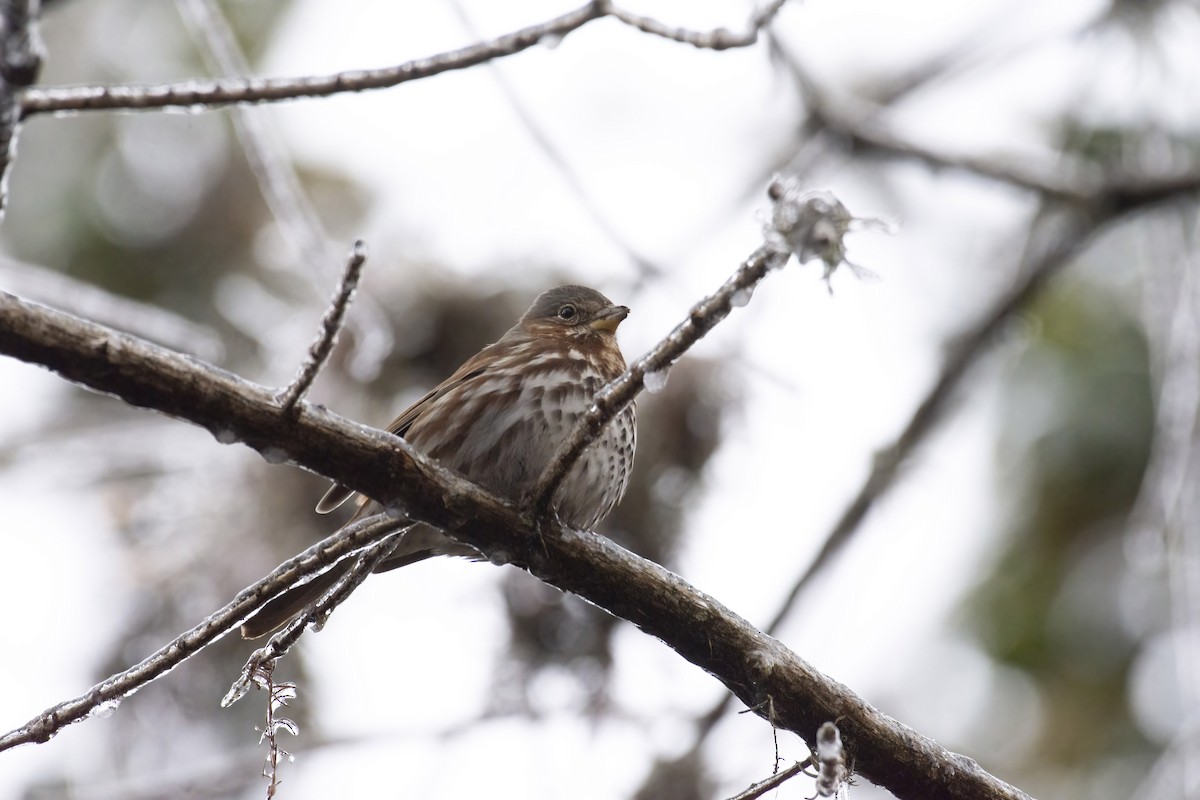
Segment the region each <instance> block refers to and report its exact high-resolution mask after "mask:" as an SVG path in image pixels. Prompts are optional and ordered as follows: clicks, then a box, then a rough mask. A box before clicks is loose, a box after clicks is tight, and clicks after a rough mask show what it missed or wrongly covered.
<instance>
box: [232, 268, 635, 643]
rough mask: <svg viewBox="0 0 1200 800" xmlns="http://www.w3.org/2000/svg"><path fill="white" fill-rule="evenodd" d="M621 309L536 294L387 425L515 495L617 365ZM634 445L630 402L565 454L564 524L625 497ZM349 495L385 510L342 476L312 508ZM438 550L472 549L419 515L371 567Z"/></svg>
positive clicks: (254, 623)
mask: <svg viewBox="0 0 1200 800" xmlns="http://www.w3.org/2000/svg"><path fill="white" fill-rule="evenodd" d="M628 315H629V308H628V307H627V306H622V305H615V304H614V303H613V302H612V301H611V300H609V299H608V298H607V297H605V296H604V295H603V294H601V293H600V292H598V291H596V290H595V289H590V288H588V287H586V286H578V285H567V286H559V287H557V288H553V289H550V290H548V291H545V292H542V293H541V294H540V295H539V296H538V297H537V299H536V300H534V301H533V304H532V305H531V306H530V307H529V309H528V310H527V311H526V312H525V313H524V314H523V315H522V316H521V318H520V319H519V320H518V321H517V323H516V324H515V325H513V326H512V328H510V329H509V330H508V332H507V333H505V334H504V335H503V336H501V337H500V339H498V340H497V341H496V342H494V343H492V344H490V345H487V346H486V347H484V348H483V349H482V350H480V351H479V352H478V353H477V354H475V355H474V356H472V357H471V358H469V359H467V361H466V362H464V363H463V364H462V366H460V367H459V368H458V369H457V370H455V371H454V373H453V374H452V375H450V377H449V378H447V379H446V380H444V381H442V383H440V384H438V386H437V387H436V388H434V389H433V390H431V391H430V392H429V393H428V394H426V395H425V396H424V397H422V398H421V399H420V400H418V401H417V402H415V403H413V404H412V405H411V406H409V407H408V408H407V409H405V410H404V411H403V412H402V413H401V414H400V416H398V417H396V419H395V420H394V421H393V422H392V423H391V425H389V426H388V431H389V432H391V433H393V434H396V435H397V436H400V437H402V438H403V439H405V440H406V441H407V442H408V443H409V444H410V445H412V446H413V447H414V448H415V449H417V450H418V451H420V452H422V453H424V454H425V455H427V456H429V457H430V458H433V459H434V460H436V461H438V462H439V463H441V464H442V465H443V466H446V467H448V468H450V469H452V470H455V471H457V472H459V473H460V474H462V475H463V476H465V477H466V478H468V479H469V480H472V481H474V482H475V483H478V484H479V485H480V486H483V487H484V488H486V489H489V490H490V491H492V492H494V493H496V494H497V495H499V496H501V497H504V498H507V499H510V500H513V501H517V502H520V501H522V500H524V499H526V496H527V495H528V494H529V493H530V492H531V491H532V490H533V488H534V486H535V484H536V483H537V481H538V479H539V478H540V477H541V474H542V471H543V470H544V469H545V468H546V466H547V465H548V464H549V463H550V461H551V460H552V459H553V457H554V455H555V453H556V452H557V450H558V448H559V446H560V445H561V444H562V443H563V442H564V441H566V439H567V438H568V437H569V436H570V435H571V433H572V431H573V430H574V428H575V426H576V423H577V422H578V421H579V420H580V418H581V417H582V416H583V414H584V413H585V412H586V411H587V410H588V408H589V407H590V406H591V405H592V403H593V402H594V400H595V397H596V394H597V392H599V391H600V389H601V388H602V387H603V386H604V385H605V384H607V383H609V382H610V381H612V380H613V379H615V378H616V377H617V376H619V375H620V374H621V373H623V372H624V371H625V359H624V357H623V356H622V355H621V349H620V347H619V345H618V344H617V338H616V332H617V327H618V326H619V325H620V324H621V322H623V321H624V320H625V318H626V317H627V316H628ZM636 449H637V417H636V411H635V409H634V405H633V404H632V403H630V404H629V405H627V406H626V407H625V408H624V409H622V410H621V411H620V412H619V413H618V414H617V415H616V416H615V417H614V418H613V419H612V421H611V422H609V423H608V424H607V425H606V426H605V428H604V429H603V431H601V433H600V435H599V436H598V437H596V439H595V440H594V441H593V442H592V444H591V445H590V446H589V447H588V448H587V449H586V450H585V451H584V452H583V454H582V455H581V456H580V458H579V460H578V461H576V462H575V464H574V466H573V467H572V468H571V470H570V472H568V473H567V475H566V477H565V479H564V480H563V481H562V483H561V484H560V485H559V488H558V489H557V491H556V492H555V494H554V496H553V498H552V499H551V504H550V509H551V510H552V511H553V512H554V513H555V514H557V516H558V518H559V519H560V520H561V521H562V522H563V523H565V524H567V525H570V526H572V527H574V528H577V529H582V530H592V529H593V528H595V527H596V525H598V524H599V523H600V521H601V520H603V519H604V518H605V517H606V516H608V514H609V512H610V511H612V509H613V508H614V507H615V506H616V505H617V503H619V502H620V500H621V497H622V496H623V495H624V494H625V489H626V488H627V487H628V485H629V475H630V472H631V470H632V469H633V457H634V452H635V450H636ZM351 498H354V499H355V500H356V502H357V503H358V506H359V507H358V511H357V513H355V515H354V517H353V518H352V519H351V520H350V521H349V522H347V523H346V524H347V525H349V524H351V523H353V522H354V521H356V520H358V519H361V518H363V517H366V516H369V515H371V514H375V513H378V512H380V511H382V510H384V509H383V507H382V506H381V505H380V504H379V503H378V502H376V501H374V500H371V499H369V498H367V497H364V496H362V495H359V494H357V493H356V492H355V491H354V490H353V489H350V488H349V487H347V486H343V485H341V484H335V485H334V486H333V487H332V488H330V489H329V491H328V492H327V493H326V494H325V496H324V497H322V498H321V500H320V502H319V503H318V504H317V507H316V510H317V512H318V513H321V514H328V513H329V512H331V511H333V510H334V509H336V508H338V507H340V506H341V505H342V504H344V503H346V502H347V501H349V500H351ZM438 555H448V556H461V557H466V558H473V559H480V558H482V555H481V554H480V553H479V551H478V550H476V549H475V548H473V547H471V546H469V545H466V544H463V543H461V542H458V541H456V540H455V539H453V538H452V537H450V536H448V535H447V534H445V533H443V532H442V531H440V530H438V529H436V528H433V527H431V526H429V525H424V524H418V525H415V526H413V527H412V528H410V529H409V530H408V531H407V532H405V533H403V534H402V538H401V540H400V542H399V544H398V545H397V547H396V549H395V551H393V552H392V554H391V555H390V556H388V557H387V558H386V559H385V560H384V561H383V562H382V563H381V564H380V565H379V566H378V567H376V569H375V572H386V571H388V570H392V569H396V568H397V567H403V566H406V565H408V564H412V563H415V562H417V561H422V560H424V559H426V558H429V557H431V556H438ZM352 563H353V559H348V560H346V561H343V562H342V563H340V564H338V565H336V566H334V567H333V568H331V569H329V570H327V571H326V572H324V573H322V574H321V575H319V576H317V577H316V578H314V579H313V580H311V581H309V582H308V583H304V584H300V585H298V586H294V587H292V588H290V589H288V590H286V591H285V592H283V593H282V594H280V595H279V596H278V597H276V598H274V599H272V600H271V601H269V602H268V603H266V604H265V605H264V606H263V607H262V608H261V609H260V610H259V611H258V612H256V613H255V614H254V615H253V616H251V617H250V618H249V619H248V620H246V621H245V623H243V625H242V628H241V633H242V636H243V637H244V638H247V639H254V638H258V637H260V636H264V635H266V634H268V633H271V632H273V631H275V630H277V629H279V628H280V627H282V626H283V625H285V624H286V623H287V622H288V621H290V620H291V619H293V618H295V617H297V616H299V615H300V614H301V613H302V612H304V611H305V610H306V609H307V608H308V607H309V606H310V605H311V604H312V603H313V602H314V601H316V600H317V598H319V597H320V596H321V595H322V594H324V592H325V591H326V590H327V589H329V587H331V586H332V585H333V584H334V583H335V582H336V581H337V579H338V578H339V577H341V576H342V575H343V574H345V573H346V572H347V571H348V570H349V569H350V565H351V564H352Z"/></svg>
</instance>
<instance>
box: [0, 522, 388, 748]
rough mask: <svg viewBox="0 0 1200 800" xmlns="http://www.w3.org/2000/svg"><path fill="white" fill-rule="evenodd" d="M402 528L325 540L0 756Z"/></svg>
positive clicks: (37, 720) (160, 671)
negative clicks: (314, 574) (347, 556)
mask: <svg viewBox="0 0 1200 800" xmlns="http://www.w3.org/2000/svg"><path fill="white" fill-rule="evenodd" d="M403 524H406V523H404V521H403V520H395V519H391V518H389V517H387V516H386V515H384V514H377V515H375V516H372V517H367V518H365V519H362V520H359V521H358V522H356V523H354V524H353V525H349V526H347V527H345V528H343V529H341V530H339V531H337V532H336V533H334V534H332V535H331V536H328V537H326V538H325V539H322V540H321V541H320V542H318V543H317V544H315V545H313V546H312V547H310V548H308V549H307V550H305V551H304V552H303V553H301V554H300V555H298V556H295V557H293V558H289V559H288V560H287V561H285V562H283V563H282V564H280V565H279V566H278V567H276V568H275V569H274V570H272V571H271V572H270V573H269V574H268V575H267V576H266V577H265V578H263V579H262V580H259V581H257V582H255V583H254V584H252V585H250V586H248V587H247V588H245V589H243V590H242V591H240V592H238V594H237V596H236V597H235V598H234V599H233V600H232V601H231V602H229V603H228V604H226V605H225V606H224V607H222V608H221V609H220V610H218V611H217V612H215V613H214V614H212V615H210V616H209V617H208V618H207V619H206V620H204V621H203V622H201V623H200V624H199V625H197V626H196V627H194V628H192V629H191V630H189V631H187V632H186V633H183V634H180V635H179V636H177V637H175V638H174V639H173V640H171V642H170V643H169V644H167V645H166V646H164V647H162V648H160V649H159V650H157V651H156V652H155V653H153V654H152V655H150V656H149V657H147V658H146V659H144V660H142V661H140V662H138V663H137V664H135V665H133V666H132V667H130V668H129V669H126V670H123V671H121V672H118V673H116V674H114V675H111V676H109V677H108V678H105V679H104V680H103V681H101V682H100V683H98V684H96V685H95V686H93V687H92V688H91V689H89V690H88V691H87V692H85V693H84V694H81V695H79V696H78V697H76V698H73V699H71V700H66V701H64V702H62V703H58V704H57V705H55V706H53V707H52V708H48V709H46V710H45V711H43V712H42V713H41V714H38V715H37V716H36V717H34V718H33V719H31V720H29V721H28V722H26V723H25V724H24V725H22V726H20V727H19V728H15V729H14V730H12V731H9V732H8V733H6V734H4V735H3V736H0V752H2V751H4V750H8V749H10V748H13V747H16V746H17V745H22V744H31V743H35V742H45V741H48V740H49V739H50V738H51V737H52V736H54V735H55V734H56V733H58V732H59V731H60V730H62V729H63V728H64V727H66V726H67V725H70V724H72V723H75V722H79V721H80V720H82V719H85V718H87V717H88V716H90V715H92V714H94V713H97V711H98V710H102V709H110V708H113V707H114V706H115V705H116V704H118V703H120V702H121V701H122V700H123V699H125V698H126V697H128V696H129V695H131V694H133V693H134V692H136V691H138V690H139V689H141V688H142V687H143V686H145V685H147V684H148V683H150V682H152V681H154V680H156V679H158V678H161V677H162V676H163V675H166V674H167V673H168V672H170V671H171V670H172V669H174V668H175V667H177V666H179V664H181V663H182V662H183V661H185V660H187V659H188V658H190V657H192V656H193V655H195V654H196V653H198V652H200V651H201V650H203V649H204V648H205V647H207V646H208V645H210V644H212V643H213V642H215V641H217V640H218V639H220V638H222V637H224V636H225V635H226V634H228V633H229V632H230V631H232V630H234V629H236V628H237V626H238V624H240V623H241V621H242V620H244V619H245V618H246V617H248V616H249V615H250V614H252V613H253V612H254V611H256V610H257V609H259V608H261V607H262V605H263V604H264V603H266V602H267V601H268V600H270V599H271V598H272V597H274V596H276V595H278V594H279V593H280V592H283V591H284V590H286V589H288V588H290V587H291V586H293V585H295V583H296V581H298V580H300V579H301V578H302V577H304V576H307V575H311V574H313V573H314V572H317V571H319V569H320V568H321V567H323V566H329V565H332V564H334V563H335V562H337V561H338V560H339V559H341V558H343V557H345V556H346V555H347V554H349V553H352V552H354V551H355V550H358V549H361V548H362V547H364V546H366V545H369V544H372V543H374V542H377V541H379V540H380V539H383V538H385V537H386V536H388V535H390V534H391V533H392V532H394V531H395V530H396V528H397V527H398V526H400V525H403Z"/></svg>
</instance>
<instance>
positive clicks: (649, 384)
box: [642, 369, 667, 394]
mask: <svg viewBox="0 0 1200 800" xmlns="http://www.w3.org/2000/svg"><path fill="white" fill-rule="evenodd" d="M642 383H643V384H645V386H646V391H647V392H649V393H650V394H658V393H659V392H661V391H662V390H663V389H664V388H665V387H666V385H667V371H666V370H665V369H659V370H654V371H653V372H647V373H646V374H645V375H644V376H643V377H642Z"/></svg>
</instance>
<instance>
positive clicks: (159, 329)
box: [0, 255, 225, 363]
mask: <svg viewBox="0 0 1200 800" xmlns="http://www.w3.org/2000/svg"><path fill="white" fill-rule="evenodd" d="M0 285H2V286H4V287H5V288H6V289H8V290H9V291H11V292H14V293H16V294H20V295H22V296H24V297H28V298H29V299H31V300H35V301H38V302H43V303H50V302H53V303H56V304H57V305H58V306H59V307H60V308H62V309H63V310H64V311H67V312H69V313H71V314H74V315H75V316H77V317H86V318H88V319H90V320H93V321H95V322H99V323H101V324H102V325H119V326H121V328H122V329H123V330H127V331H129V332H130V333H132V334H134V335H135V336H141V337H142V338H143V339H149V340H150V341H152V342H158V343H159V344H162V345H166V346H167V347H170V348H172V349H174V350H181V351H183V352H185V353H188V354H189V355H193V356H196V358H202V359H204V360H205V361H215V362H218V363H220V362H221V361H222V360H223V359H224V358H225V343H224V342H223V341H222V340H221V335H220V334H219V333H217V331H216V330H214V329H213V328H211V327H209V326H208V325H203V324H200V323H198V322H193V321H192V320H190V319H188V318H187V317H184V316H183V315H181V314H176V313H174V312H172V311H169V310H167V309H165V308H163V307H162V306H156V305H153V304H151V303H143V302H141V301H139V300H134V299H133V298H131V297H125V296H124V295H120V294H117V293H115V292H110V291H108V290H107V289H104V288H102V287H100V286H97V285H95V284H94V283H88V282H87V281H83V280H79V279H78V278H73V277H71V276H70V275H67V274H64V273H62V272H56V271H55V270H53V269H50V268H49V267H44V266H40V265H38V264H30V263H28V262H25V261H19V260H17V259H15V258H10V257H8V256H3V255H0Z"/></svg>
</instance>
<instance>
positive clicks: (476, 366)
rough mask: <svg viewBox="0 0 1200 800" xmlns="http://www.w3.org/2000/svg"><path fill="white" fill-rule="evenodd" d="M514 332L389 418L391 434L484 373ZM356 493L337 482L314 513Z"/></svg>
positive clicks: (404, 428)
mask: <svg viewBox="0 0 1200 800" xmlns="http://www.w3.org/2000/svg"><path fill="white" fill-rule="evenodd" d="M517 333H518V329H516V328H514V329H513V330H511V331H509V332H508V333H507V334H505V336H504V338H503V339H501V340H500V341H498V342H496V343H494V344H490V345H488V346H487V347H485V348H483V349H482V350H480V351H479V352H478V353H476V354H475V355H473V356H472V357H471V358H469V359H467V360H466V362H464V363H463V365H462V366H460V367H459V368H458V369H456V370H455V371H454V374H453V375H451V376H450V377H449V378H447V379H446V380H444V381H442V382H441V383H440V384H438V385H437V387H436V388H434V389H433V390H431V391H430V392H429V393H428V394H426V395H425V396H424V397H422V398H421V399H420V400H418V401H417V402H415V403H413V404H412V405H411V406H409V407H408V408H406V409H405V410H404V411H403V412H401V414H400V416H398V417H396V419H394V420H392V424H391V425H388V427H387V430H388V433H394V434H396V435H397V436H400V437H402V438H403V436H404V434H406V433H407V432H408V429H409V428H411V427H412V424H413V423H414V422H416V421H417V420H418V419H419V418H420V417H421V414H423V413H424V412H425V409H427V408H429V406H430V405H432V404H433V402H434V401H435V400H437V399H438V398H439V397H441V396H442V395H444V394H446V393H447V392H449V391H451V390H452V389H454V388H456V387H457V386H459V385H461V384H463V383H466V382H467V381H469V380H472V379H473V378H476V377H478V376H479V375H482V374H483V373H485V372H487V370H488V368H489V367H490V366H491V365H492V364H494V363H495V362H496V356H498V355H499V354H500V353H501V352H503V351H504V350H506V349H508V347H511V346H512V344H514V343H515V339H516V334H517ZM355 494H357V492H355V491H354V490H353V489H351V488H349V487H347V486H343V485H342V484H340V483H335V484H334V485H333V486H331V487H330V488H329V491H328V492H326V493H325V496H324V497H322V498H321V501H320V502H319V503H317V513H318V514H328V513H329V512H330V511H333V510H334V509H335V508H338V507H339V506H341V505H342V503H345V502H346V501H347V500H349V499H350V498H351V497H353V496H354V495H355Z"/></svg>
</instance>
